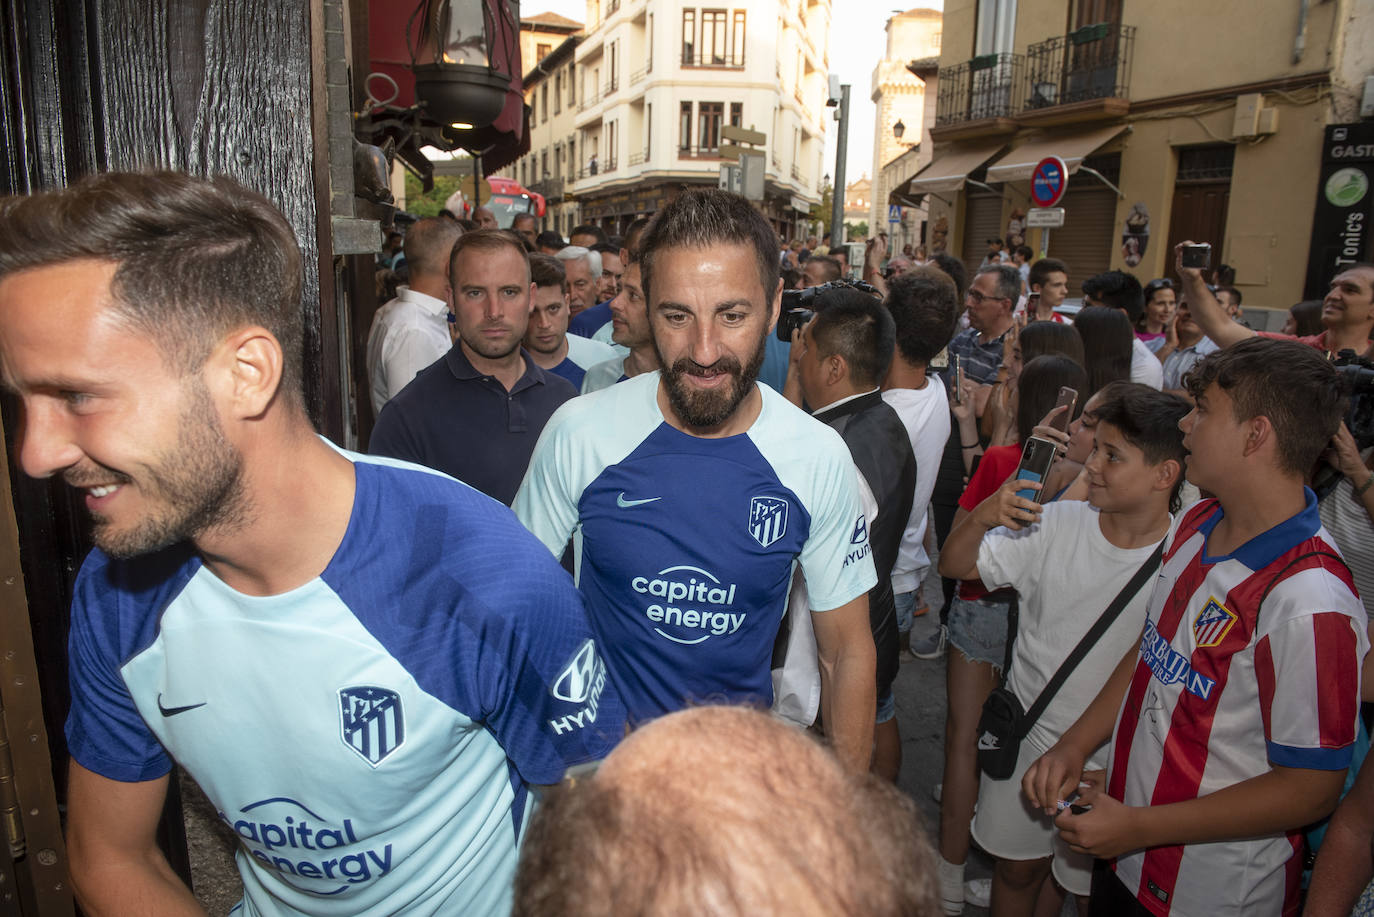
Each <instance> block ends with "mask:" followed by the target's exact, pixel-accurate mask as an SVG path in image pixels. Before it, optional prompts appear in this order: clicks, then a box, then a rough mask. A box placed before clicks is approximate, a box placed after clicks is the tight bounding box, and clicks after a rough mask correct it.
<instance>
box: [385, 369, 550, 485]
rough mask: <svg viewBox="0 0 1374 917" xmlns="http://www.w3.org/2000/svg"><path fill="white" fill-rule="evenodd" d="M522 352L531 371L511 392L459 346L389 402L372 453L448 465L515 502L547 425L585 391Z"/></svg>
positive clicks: (449, 470) (466, 479)
mask: <svg viewBox="0 0 1374 917" xmlns="http://www.w3.org/2000/svg"><path fill="white" fill-rule="evenodd" d="M521 356H523V357H524V359H525V373H524V375H522V376H521V377H520V379H519V381H517V382H516V383H515V386H514V388H512V389H511V390H510V391H509V392H507V391H506V387H505V386H504V385H502V384H501V383H500V382H499V381H497V380H496V379H495V378H493V377H492V376H488V375H485V374H483V373H481V372H479V371H478V370H477V369H476V368H474V367H473V365H472V363H470V362H469V361H468V358H467V355H466V354H464V353H463V348H462V345H461V344H454V345H453V347H451V348H450V349H449V352H448V353H446V354H444V356H443V357H442V358H441V359H439V360H437V361H435V362H434V363H433V364H431V365H430V366H429V367H427V368H426V369H424V370H423V371H421V373H420V374H419V375H418V376H416V377H415V379H414V381H412V382H411V383H410V384H409V385H407V386H406V387H405V388H404V389H402V390H401V391H400V392H399V393H397V395H396V397H394V398H392V399H391V400H390V401H388V402H387V403H386V407H384V408H382V413H381V416H380V417H378V418H377V426H376V427H375V428H374V429H373V430H372V439H371V441H370V442H369V443H368V451H369V452H371V453H372V454H373V455H386V456H390V457H391V458H398V459H404V460H405V461H408V462H415V463H416V464H419V465H424V466H426V467H428V468H433V469H435V470H436V471H442V472H443V473H444V474H447V475H449V476H451V477H455V478H457V479H458V480H460V481H462V482H463V483H465V484H468V485H469V486H471V487H475V488H476V489H478V490H480V491H482V493H484V494H486V495H487V496H489V497H492V498H493V499H496V500H500V501H501V502H502V503H504V504H506V505H507V506H509V505H510V502H511V501H512V500H514V499H515V492H516V491H517V490H519V489H520V481H521V479H522V478H524V476H525V469H526V467H528V465H529V463H530V455H531V454H533V452H534V445H535V443H536V442H538V441H539V434H540V432H542V431H543V429H544V424H546V423H548V420H549V418H550V417H551V416H553V412H554V411H555V410H557V409H558V406H559V405H561V404H562V403H563V402H565V401H567V400H569V399H570V398H573V397H574V396H576V395H577V390H576V389H575V388H573V387H572V383H570V382H568V381H567V380H566V379H562V378H559V377H558V376H556V375H554V374H553V373H551V372H546V371H545V370H542V369H540V368H539V367H538V366H536V365H535V363H534V361H533V360H531V359H530V356H529V354H527V353H525V352H524V351H521Z"/></svg>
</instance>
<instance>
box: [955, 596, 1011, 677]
mask: <svg viewBox="0 0 1374 917" xmlns="http://www.w3.org/2000/svg"><path fill="white" fill-rule="evenodd" d="M1009 611H1010V606H1009V605H1007V604H1006V603H1005V602H988V601H984V600H983V599H961V598H959V597H958V596H955V597H954V601H953V602H952V603H951V604H950V606H949V625H948V626H949V645H950V646H952V647H954V648H955V649H957V650H958V651H959V652H961V653H963V654H964V658H965V659H967V660H968V661H969V662H986V663H988V664H989V665H991V666H992V667H993V668H995V669H998V670H999V671H1000V670H1001V668H1002V665H1003V663H1005V662H1006V661H1007V614H1008V612H1009Z"/></svg>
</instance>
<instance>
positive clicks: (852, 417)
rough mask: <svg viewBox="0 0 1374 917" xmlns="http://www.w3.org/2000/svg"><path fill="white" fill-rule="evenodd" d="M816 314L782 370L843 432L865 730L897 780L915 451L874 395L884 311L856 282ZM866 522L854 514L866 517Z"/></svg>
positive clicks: (880, 370)
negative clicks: (898, 579)
mask: <svg viewBox="0 0 1374 917" xmlns="http://www.w3.org/2000/svg"><path fill="white" fill-rule="evenodd" d="M814 301H815V306H816V315H815V317H814V318H813V319H811V321H810V322H809V323H808V324H807V325H806V327H805V328H804V329H803V331H802V337H801V340H800V341H799V342H798V343H797V344H794V346H793V348H792V349H793V351H794V352H797V351H800V356H799V358H798V359H797V360H795V361H793V364H792V366H793V370H794V371H793V372H790V373H789V374H788V376H789V377H788V386H787V387H788V388H789V389H793V388H794V386H793V378H794V377H795V379H796V381H797V383H798V384H797V386H795V388H799V390H800V392H801V393H802V395H804V396H805V398H806V401H807V402H808V403H810V404H812V405H816V406H817V407H816V409H815V410H814V411H813V412H812V416H814V417H815V418H816V419H817V420H820V421H822V422H824V423H826V424H829V425H830V426H831V427H832V428H834V429H835V431H836V432H838V433H839V434H840V436H841V437H842V438H843V439H844V442H845V445H846V446H848V447H849V453H850V455H851V456H852V457H853V459H854V464H855V465H856V466H857V467H858V469H859V485H860V486H859V489H860V492H861V493H862V494H863V497H864V500H863V502H864V504H865V505H864V515H865V517H866V525H867V528H868V537H869V544H871V545H872V546H873V561H874V565H875V566H876V567H877V571H878V584H877V585H876V586H874V587H873V588H872V589H871V590H870V591H869V594H868V613H869V623H870V625H871V626H872V629H873V641H874V643H875V645H876V646H877V651H878V666H877V678H878V684H877V693H878V707H877V716H876V725H875V727H874V731H873V738H874V746H875V751H874V760H873V770H874V771H875V772H876V773H877V774H878V775H879V776H881V777H883V778H885V779H887V780H891V781H893V782H896V780H897V774H898V771H899V770H900V769H901V763H902V746H901V737H900V735H899V734H898V732H897V720H896V710H895V708H894V706H893V697H892V682H893V680H894V679H895V678H896V677H897V668H898V651H897V615H896V607H895V605H894V600H893V593H892V567H893V565H894V564H895V563H896V560H897V553H898V548H899V546H900V544H901V540H902V533H903V532H904V531H905V530H906V524H907V520H908V518H909V517H910V516H911V503H912V497H913V494H914V492H915V487H916V456H915V454H914V453H913V452H912V449H911V441H910V439H909V438H908V436H907V432H906V427H905V426H904V425H903V424H902V420H901V418H900V417H899V416H898V415H897V412H896V410H894V409H893V408H892V406H891V405H889V404H887V403H886V402H884V401H883V399H882V394H881V393H880V392H879V385H880V384H881V383H882V381H883V379H884V378H885V377H886V376H887V370H888V367H889V366H890V365H891V363H892V354H893V350H894V349H895V344H896V337H897V333H896V326H895V324H894V322H893V319H892V315H891V313H889V312H888V311H887V309H886V308H885V307H884V306H883V304H882V302H880V301H879V300H878V299H877V298H875V297H873V296H871V295H869V294H868V293H865V292H862V291H860V290H857V289H845V288H822V289H821V292H819V293H818V294H817V295H816V296H815V300H814ZM864 522H865V520H861V524H864Z"/></svg>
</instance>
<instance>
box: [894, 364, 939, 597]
mask: <svg viewBox="0 0 1374 917" xmlns="http://www.w3.org/2000/svg"><path fill="white" fill-rule="evenodd" d="M883 401H886V402H887V403H888V404H889V405H891V406H892V409H893V410H894V411H896V412H897V416H898V417H900V418H901V419H902V426H904V427H906V433H907V436H908V437H910V438H911V451H912V452H913V453H915V455H916V491H915V493H914V494H913V496H912V498H911V517H910V518H909V519H908V520H907V524H906V531H905V532H903V533H902V543H901V546H900V547H899V548H898V549H897V563H895V564H894V565H893V566H892V591H893V592H895V593H898V594H901V593H904V592H912V591H913V590H915V589H916V588H917V587H918V586H920V585H921V579H922V578H923V577H924V576H925V573H926V571H927V570H929V569H930V558H929V557H927V556H926V549H925V538H926V521H927V515H928V511H929V509H930V495H931V492H932V491H934V489H935V475H936V473H937V472H938V471H939V470H940V459H941V457H942V456H943V455H944V451H945V443H946V442H947V441H948V440H949V399H948V398H947V397H946V395H945V383H944V382H942V381H941V380H940V377H939V376H937V375H935V374H934V373H928V374H927V375H926V387H925V388H923V389H919V390H918V389H913V388H894V389H888V390H887V391H885V392H883Z"/></svg>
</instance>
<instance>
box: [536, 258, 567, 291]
mask: <svg viewBox="0 0 1374 917" xmlns="http://www.w3.org/2000/svg"><path fill="white" fill-rule="evenodd" d="M530 280H531V281H532V282H533V283H534V285H535V286H537V287H558V288H559V289H560V290H562V291H563V292H564V293H567V292H568V272H567V271H565V270H563V262H562V261H559V260H558V259H557V258H555V257H554V256H553V255H544V254H539V253H535V254H533V255H530Z"/></svg>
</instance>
